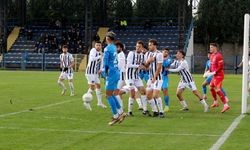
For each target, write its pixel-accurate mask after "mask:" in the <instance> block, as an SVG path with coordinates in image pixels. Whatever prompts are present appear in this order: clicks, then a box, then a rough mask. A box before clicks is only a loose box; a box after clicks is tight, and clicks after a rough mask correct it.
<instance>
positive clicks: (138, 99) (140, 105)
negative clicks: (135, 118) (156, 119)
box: [136, 98, 142, 108]
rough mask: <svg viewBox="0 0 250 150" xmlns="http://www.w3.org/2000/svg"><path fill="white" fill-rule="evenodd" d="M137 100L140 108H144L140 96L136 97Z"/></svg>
mask: <svg viewBox="0 0 250 150" xmlns="http://www.w3.org/2000/svg"><path fill="white" fill-rule="evenodd" d="M136 102H137V104H138V106H139V107H140V108H142V102H141V99H140V98H136Z"/></svg>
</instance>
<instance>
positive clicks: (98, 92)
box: [95, 89, 102, 104]
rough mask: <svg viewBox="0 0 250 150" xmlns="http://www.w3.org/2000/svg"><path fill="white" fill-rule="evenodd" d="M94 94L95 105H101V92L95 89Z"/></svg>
mask: <svg viewBox="0 0 250 150" xmlns="http://www.w3.org/2000/svg"><path fill="white" fill-rule="evenodd" d="M95 93H96V97H97V103H98V104H102V92H101V89H96V90H95Z"/></svg>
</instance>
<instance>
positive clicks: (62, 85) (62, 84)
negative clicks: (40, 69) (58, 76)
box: [57, 80, 66, 90]
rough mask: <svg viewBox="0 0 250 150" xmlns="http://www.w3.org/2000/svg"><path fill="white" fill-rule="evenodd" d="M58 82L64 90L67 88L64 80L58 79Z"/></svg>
mask: <svg viewBox="0 0 250 150" xmlns="http://www.w3.org/2000/svg"><path fill="white" fill-rule="evenodd" d="M57 83H58V85H59V86H60V87H61V89H62V90H66V87H65V85H64V83H63V82H62V81H60V80H58V82H57Z"/></svg>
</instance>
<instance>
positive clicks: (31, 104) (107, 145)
mask: <svg viewBox="0 0 250 150" xmlns="http://www.w3.org/2000/svg"><path fill="white" fill-rule="evenodd" d="M58 76H59V73H58V72H32V71H25V72H22V71H1V72H0V93H1V94H0V115H3V114H8V113H12V112H19V111H23V110H25V112H22V113H17V114H14V115H9V116H1V117H0V133H1V134H0V149H4V150H7V149H53V150H57V149H74V150H75V149H109V150H110V149H143V150H145V149H209V148H210V147H211V146H212V145H213V144H214V143H215V142H216V140H217V139H218V138H219V136H220V135H221V134H222V133H223V132H224V131H225V130H226V129H227V128H228V126H229V125H230V124H231V123H232V121H233V120H234V118H236V117H237V116H239V114H240V108H241V76H236V75H226V78H225V80H224V87H225V89H226V91H227V94H228V97H229V99H230V105H231V106H232V109H231V110H229V111H228V112H226V113H225V114H221V113H220V110H221V109H222V104H221V105H220V107H219V108H216V109H212V110H211V111H210V112H208V113H203V107H202V105H201V104H200V103H199V102H198V99H197V98H196V97H195V96H194V95H192V93H191V92H190V91H189V90H186V91H185V92H184V97H185V99H186V101H187V103H188V105H189V108H190V111H189V112H180V111H179V109H180V104H179V102H178V101H177V98H176V96H175V91H176V86H177V83H178V81H179V77H178V76H177V75H174V74H173V75H170V79H169V80H170V83H169V94H170V112H169V113H168V114H167V116H166V118H164V119H160V118H149V117H144V116H142V115H141V112H140V111H138V110H136V108H137V106H136V105H135V106H134V114H135V117H128V118H126V120H125V121H124V122H123V123H122V124H119V125H115V126H113V127H109V126H108V125H107V123H108V122H109V121H110V118H111V111H110V109H109V108H108V109H106V110H105V109H102V108H97V107H96V98H95V96H94V101H93V103H92V107H93V111H92V112H90V111H88V110H86V109H84V107H83V105H82V100H81V96H82V94H83V93H85V92H86V91H87V82H86V79H85V77H84V74H83V73H81V72H77V73H75V74H74V85H75V90H76V96H75V97H70V96H69V88H68V91H67V93H66V95H65V96H60V88H59V86H58V85H57V78H58ZM194 78H195V82H196V85H197V87H198V89H200V92H201V86H200V85H201V83H202V81H203V80H204V78H202V77H201V75H194ZM65 84H66V85H67V83H66V82H65ZM67 87H68V85H67ZM103 93H104V91H103ZM208 97H209V98H208V100H207V102H208V103H209V104H211V103H212V99H211V95H210V94H209V95H208ZM124 99H125V100H126V99H127V96H125V97H124ZM103 101H104V102H105V103H106V104H107V101H106V100H105V96H104V94H103ZM61 102H65V103H61ZM55 103H58V105H52V106H47V105H50V104H55ZM59 103H60V104H59ZM124 105H125V106H127V101H125V102H124ZM39 106H47V107H44V108H41V107H39ZM249 121H250V119H249V116H247V117H245V118H244V119H243V120H242V123H241V124H240V125H239V127H238V128H237V129H236V130H235V132H233V134H232V136H231V137H230V138H229V139H228V141H226V143H225V144H224V145H223V147H222V149H235V148H238V149H247V148H248V144H247V141H249V140H250V137H249V136H248V133H249V132H250V128H249V127H248V124H249Z"/></svg>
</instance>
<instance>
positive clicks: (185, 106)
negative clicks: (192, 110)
mask: <svg viewBox="0 0 250 150" xmlns="http://www.w3.org/2000/svg"><path fill="white" fill-rule="evenodd" d="M180 103H181V105H182V107H183V108H187V103H186V101H185V100H183V101H180Z"/></svg>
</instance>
